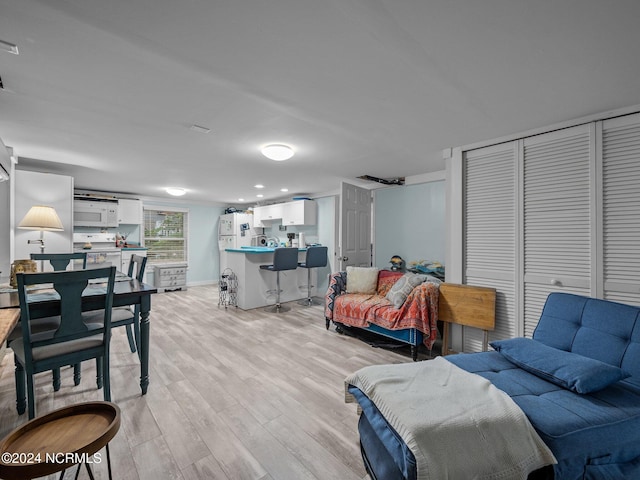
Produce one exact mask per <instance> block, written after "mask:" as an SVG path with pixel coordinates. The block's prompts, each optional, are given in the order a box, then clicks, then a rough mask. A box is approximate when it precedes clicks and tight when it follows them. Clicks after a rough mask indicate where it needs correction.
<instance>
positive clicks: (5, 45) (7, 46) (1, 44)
mask: <svg viewBox="0 0 640 480" xmlns="http://www.w3.org/2000/svg"><path fill="white" fill-rule="evenodd" d="M0 50H4V51H5V52H9V53H13V54H14V55H18V46H17V45H14V44H13V43H9V42H5V41H4V40H0Z"/></svg>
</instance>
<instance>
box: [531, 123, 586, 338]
mask: <svg viewBox="0 0 640 480" xmlns="http://www.w3.org/2000/svg"><path fill="white" fill-rule="evenodd" d="M591 129H592V127H591V126H589V125H585V126H578V127H574V128H570V129H565V130H561V131H557V132H552V133H548V134H544V135H538V136H535V137H529V138H526V139H524V140H523V142H524V143H523V145H524V147H523V148H524V150H523V151H524V153H523V156H524V158H523V169H524V170H523V222H524V223H523V227H524V228H523V246H524V283H523V301H524V334H525V336H531V334H532V333H533V330H534V329H535V327H536V325H537V323H538V319H539V318H540V313H541V311H542V307H543V305H544V302H545V300H546V298H547V296H548V294H549V293H550V292H552V291H564V292H571V293H578V294H582V295H590V293H591V278H592V263H593V260H592V258H593V254H594V252H593V248H592V246H593V244H594V240H593V239H594V238H595V233H594V232H595V229H594V228H592V224H593V223H594V218H595V217H594V215H593V213H594V212H593V199H592V192H593V190H592V183H593V180H592V168H593V167H592V165H593V164H594V163H595V162H594V161H593V159H594V157H593V151H592V149H591V148H590V146H591V145H592V142H591V140H592V138H593V135H592V133H591Z"/></svg>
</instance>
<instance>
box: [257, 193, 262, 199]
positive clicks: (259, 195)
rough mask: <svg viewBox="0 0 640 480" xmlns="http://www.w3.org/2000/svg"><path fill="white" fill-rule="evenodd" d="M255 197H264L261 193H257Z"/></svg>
mask: <svg viewBox="0 0 640 480" xmlns="http://www.w3.org/2000/svg"><path fill="white" fill-rule="evenodd" d="M256 197H258V198H262V197H264V195H262V194H261V193H259V194H258V195H256Z"/></svg>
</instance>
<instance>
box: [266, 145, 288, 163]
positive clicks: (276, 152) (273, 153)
mask: <svg viewBox="0 0 640 480" xmlns="http://www.w3.org/2000/svg"><path fill="white" fill-rule="evenodd" d="M293 153H294V152H293V149H292V148H291V147H290V146H288V145H280V144H273V145H267V146H266V147H264V148H263V149H262V154H263V155H264V156H265V157H267V158H269V159H271V160H275V161H276V162H281V161H283V160H289V159H290V158H291V157H293Z"/></svg>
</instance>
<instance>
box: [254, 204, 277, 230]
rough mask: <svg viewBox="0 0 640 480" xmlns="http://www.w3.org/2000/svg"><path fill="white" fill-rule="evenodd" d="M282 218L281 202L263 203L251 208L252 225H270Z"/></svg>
mask: <svg viewBox="0 0 640 480" xmlns="http://www.w3.org/2000/svg"><path fill="white" fill-rule="evenodd" d="M281 218H282V204H281V203H277V204H275V205H265V206H263V207H255V208H254V209H253V226H254V227H270V226H271V225H272V224H273V222H274V221H275V220H280V219H281Z"/></svg>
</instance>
